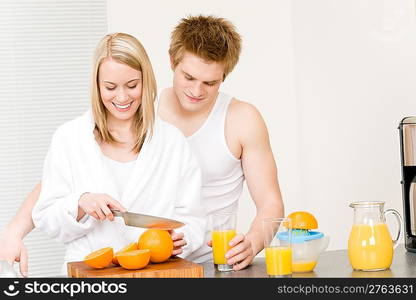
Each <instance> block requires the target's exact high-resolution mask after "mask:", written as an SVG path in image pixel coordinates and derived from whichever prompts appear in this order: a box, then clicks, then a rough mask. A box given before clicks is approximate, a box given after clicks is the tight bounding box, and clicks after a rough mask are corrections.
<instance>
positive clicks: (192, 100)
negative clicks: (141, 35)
mask: <svg viewBox="0 0 416 300" xmlns="http://www.w3.org/2000/svg"><path fill="white" fill-rule="evenodd" d="M172 69H173V90H174V91H175V94H176V97H177V99H178V101H179V104H180V105H181V107H182V108H183V109H184V110H186V111H189V112H200V111H203V110H205V109H208V108H209V107H211V104H212V103H213V102H214V101H215V99H216V98H217V95H218V90H219V88H220V85H221V83H222V81H223V76H224V65H223V64H222V63H218V62H206V61H204V60H203V59H201V58H200V57H198V56H196V55H194V54H192V53H189V52H186V53H185V55H184V56H183V58H182V60H181V61H180V62H179V64H178V65H177V66H176V67H175V68H173V66H172Z"/></svg>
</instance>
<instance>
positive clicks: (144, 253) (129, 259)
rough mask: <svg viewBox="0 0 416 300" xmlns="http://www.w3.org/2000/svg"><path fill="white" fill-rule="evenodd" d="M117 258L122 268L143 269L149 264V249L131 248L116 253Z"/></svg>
mask: <svg viewBox="0 0 416 300" xmlns="http://www.w3.org/2000/svg"><path fill="white" fill-rule="evenodd" d="M117 260H118V263H119V264H120V266H122V267H123V268H124V269H129V270H135V269H143V268H144V267H146V266H147V265H148V264H149V261H150V250H149V249H145V250H131V251H125V252H120V253H119V254H117Z"/></svg>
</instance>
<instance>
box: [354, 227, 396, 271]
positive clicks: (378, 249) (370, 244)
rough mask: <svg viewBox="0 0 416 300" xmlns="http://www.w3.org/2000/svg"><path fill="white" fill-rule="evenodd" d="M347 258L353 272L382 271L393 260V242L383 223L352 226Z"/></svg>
mask: <svg viewBox="0 0 416 300" xmlns="http://www.w3.org/2000/svg"><path fill="white" fill-rule="evenodd" d="M348 256H349V259H350V262H351V265H352V267H353V268H354V269H355V270H382V269H387V268H389V267H390V265H391V262H392V260H393V241H392V239H391V236H390V233H389V230H388V228H387V225H386V224H385V223H377V224H375V225H365V224H356V225H353V226H352V229H351V233H350V237H349V240H348Z"/></svg>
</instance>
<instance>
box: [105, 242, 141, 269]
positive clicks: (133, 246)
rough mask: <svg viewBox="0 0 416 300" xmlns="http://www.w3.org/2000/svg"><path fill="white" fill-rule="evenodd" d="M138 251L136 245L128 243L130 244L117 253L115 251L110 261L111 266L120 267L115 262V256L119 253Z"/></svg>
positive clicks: (116, 261)
mask: <svg viewBox="0 0 416 300" xmlns="http://www.w3.org/2000/svg"><path fill="white" fill-rule="evenodd" d="M137 249H138V247H137V243H130V244H128V245H127V246H125V247H123V248H121V249H120V250H119V251H117V252H116V253H115V254H114V256H113V260H112V261H111V262H112V263H113V264H115V265H116V266H118V265H120V264H119V263H118V260H117V254H119V253H121V252H127V251H132V250H137Z"/></svg>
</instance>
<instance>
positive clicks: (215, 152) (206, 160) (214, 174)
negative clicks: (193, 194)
mask: <svg viewBox="0 0 416 300" xmlns="http://www.w3.org/2000/svg"><path fill="white" fill-rule="evenodd" d="M231 99H232V97H231V96H229V95H226V94H224V93H221V92H220V93H219V94H218V97H217V100H216V101H215V104H214V106H213V108H212V110H211V112H210V114H209V115H208V118H207V119H206V120H205V122H204V123H203V124H202V126H201V127H200V128H199V129H198V130H197V131H196V132H195V133H193V134H192V135H190V136H189V137H188V138H187V140H188V143H189V145H190V146H191V149H192V152H193V153H194V155H195V156H196V158H197V160H198V163H199V166H200V168H201V173H202V203H203V205H204V206H205V210H206V212H207V218H208V227H207V229H206V233H205V242H204V244H203V246H202V247H201V248H199V249H197V250H196V251H195V252H193V253H192V254H191V255H190V256H189V257H188V258H187V259H190V260H193V261H195V262H197V263H202V262H206V261H209V260H212V253H211V250H212V249H211V247H209V246H207V245H206V242H207V241H209V240H210V239H211V228H209V218H210V215H211V214H213V213H215V212H237V209H238V200H239V198H240V196H241V192H242V190H243V182H244V173H243V167H242V165H241V160H240V159H237V158H236V157H235V156H234V155H233V154H232V153H231V151H230V150H229V148H228V146H227V141H226V138H225V118H226V115H227V111H228V107H229V105H230V102H231ZM185 239H186V237H185Z"/></svg>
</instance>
